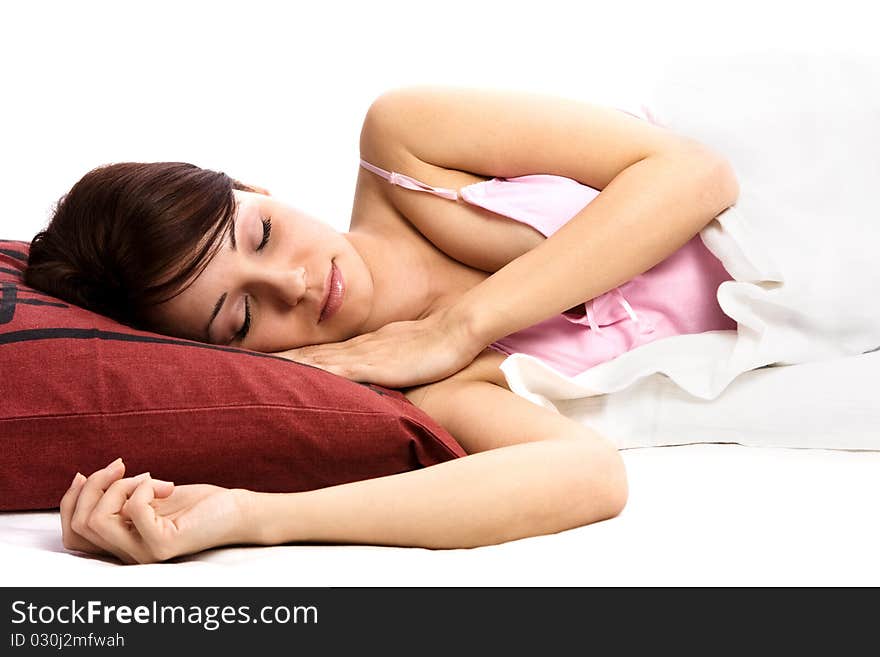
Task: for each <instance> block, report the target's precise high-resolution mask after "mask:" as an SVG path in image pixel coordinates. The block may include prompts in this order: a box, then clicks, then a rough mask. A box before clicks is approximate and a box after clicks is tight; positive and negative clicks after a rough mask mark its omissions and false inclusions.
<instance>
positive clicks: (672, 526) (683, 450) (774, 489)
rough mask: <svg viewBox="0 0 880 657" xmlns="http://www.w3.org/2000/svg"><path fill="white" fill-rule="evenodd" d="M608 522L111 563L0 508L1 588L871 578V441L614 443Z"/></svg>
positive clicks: (878, 495)
mask: <svg viewBox="0 0 880 657" xmlns="http://www.w3.org/2000/svg"><path fill="white" fill-rule="evenodd" d="M623 456H624V459H625V461H626V464H627V468H628V472H629V479H630V498H629V502H628V504H627V507H626V509H625V510H624V512H623V513H622V514H621V515H620V516H618V517H617V518H614V519H612V520H608V521H605V522H601V523H597V524H594V525H589V526H586V527H580V528H578V529H574V530H570V531H565V532H561V533H559V534H554V535H551V536H539V537H535V538H529V539H524V540H520V541H513V542H510V543H506V544H502V545H496V546H488V547H482V548H476V549H470V550H436V551H434V550H424V549H418V548H391V547H377V546H317V545H312V546H295V545H285V546H274V547H247V548H239V547H236V548H221V549H215V550H210V551H207V552H204V553H201V554H199V555H193V556H190V557H184V558H181V559H179V560H178V561H176V562H173V563H164V564H152V565H139V566H122V565H119V564H118V563H117V562H114V561H111V560H109V559H101V558H97V557H94V558H88V557H82V556H77V555H75V554H73V553H68V552H66V551H65V550H64V548H63V546H62V545H61V532H60V525H59V521H58V514H57V513H56V512H28V513H4V514H0V564H2V566H0V569H2V581H3V584H4V585H5V586H55V585H69V586H317V587H321V586H487V585H492V586H508V585H522V586H538V585H546V586H603V585H604V586H631V585H632V586H638V585H644V586H654V585H660V586H663V585H668V586H678V585H682V586H701V585H728V586H740V585H767V586H799V585H816V586H825V585H829V586H830V585H840V586H860V585H866V586H867V585H870V586H877V585H880V566H878V561H880V556H878V553H877V546H878V545H880V540H878V539H880V530H878V522H877V510H878V508H880V488H878V477H877V474H878V472H880V453H877V452H844V451H826V450H795V449H784V448H755V447H743V446H740V445H688V446H683V447H659V448H646V449H633V450H625V451H624V452H623Z"/></svg>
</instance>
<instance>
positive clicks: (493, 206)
mask: <svg viewBox="0 0 880 657" xmlns="http://www.w3.org/2000/svg"><path fill="white" fill-rule="evenodd" d="M360 155H361V158H362V159H361V167H360V168H359V171H358V177H357V185H356V190H355V196H354V200H353V205H352V213H351V222H350V226H349V230H348V232H347V233H339V232H337V231H335V230H333V229H332V228H331V227H329V226H328V225H327V224H326V223H324V222H322V221H319V220H317V219H316V218H313V217H311V216H309V215H308V214H306V213H304V212H302V211H301V210H299V209H297V208H294V207H292V206H290V205H288V204H286V203H284V202H282V201H280V200H278V199H276V198H274V197H273V196H271V195H269V193H268V192H267V191H266V190H263V189H261V188H259V187H253V186H248V185H244V184H242V183H239V182H237V181H235V180H233V179H231V178H229V177H228V176H227V175H225V174H224V173H221V172H216V171H210V170H206V169H202V168H199V167H196V166H194V165H191V164H186V163H176V162H175V163H149V164H146V163H121V164H112V165H107V166H103V167H99V168H97V169H95V170H93V171H91V172H89V173H88V174H87V175H85V176H84V177H83V178H82V179H81V180H80V181H79V182H77V184H76V185H74V187H73V188H72V189H71V190H70V192H69V193H68V194H66V195H65V196H64V197H62V199H61V200H60V201H59V203H58V206H57V208H56V211H55V214H54V216H53V218H52V221H51V222H50V224H49V226H48V227H47V229H46V230H44V231H42V232H41V233H40V234H39V235H37V236H36V237H35V239H34V241H33V243H32V246H31V251H30V260H29V263H28V270H27V274H26V280H27V282H28V284H30V285H32V286H34V287H37V288H41V289H43V290H44V291H46V292H49V293H51V294H54V295H56V296H59V297H62V298H64V299H66V300H68V301H70V302H72V303H75V304H78V305H81V306H83V307H85V308H88V309H90V310H94V311H96V312H99V313H102V314H105V315H107V316H110V317H113V318H114V319H117V320H120V321H122V322H124V323H127V324H129V325H131V326H135V327H137V328H143V329H147V330H152V331H156V332H160V333H164V334H167V335H172V336H178V337H183V338H189V339H193V340H199V341H204V342H210V343H213V344H221V345H231V346H234V347H239V348H243V349H250V350H256V351H261V352H270V353H276V354H280V355H283V356H284V357H286V358H290V359H292V360H296V361H299V362H303V363H308V364H310V365H313V366H316V367H319V368H322V369H325V370H327V371H329V372H332V373H335V374H338V375H340V376H343V377H346V378H349V379H352V380H355V381H365V382H372V383H377V384H379V385H383V386H387V387H394V388H398V389H400V390H401V391H402V392H403V393H404V394H405V395H406V397H407V398H408V399H409V400H410V401H411V402H412V403H413V404H415V405H416V406H418V407H419V408H421V409H422V410H423V411H425V412H426V413H427V414H428V415H430V416H431V417H433V418H434V419H435V420H436V421H437V422H438V423H439V424H441V425H442V426H443V427H445V428H446V429H447V430H448V431H449V432H450V433H451V434H452V435H453V436H454V437H455V438H456V439H457V441H458V442H459V443H460V444H461V445H462V447H463V448H464V449H465V451H466V452H467V454H468V456H466V457H463V458H459V459H455V460H452V461H448V462H444V463H441V464H439V465H436V466H432V467H430V468H424V469H421V470H415V471H411V472H406V473H403V474H396V475H392V476H387V477H379V478H375V479H370V480H366V481H358V482H353V483H347V484H342V485H338V486H332V487H328V488H323V489H319V490H312V491H307V492H297V493H263V492H258V491H250V490H245V489H227V488H222V487H219V486H215V485H212V484H207V483H206V484H186V485H175V484H173V483H171V482H165V481H161V480H158V479H153V478H151V477H150V475H149V473H140V474H138V475H137V476H125V475H126V473H125V465H124V463H123V462H122V461H121V460H120V459H117V460H116V461H114V462H113V463H111V464H109V465H108V466H107V467H105V468H104V469H102V470H98V471H97V472H94V473H92V474H91V475H90V476H88V477H86V476H84V475H82V474H80V473H76V476H75V477H74V479H73V482H72V484H71V486H70V488H69V489H68V491H67V492H66V493H65V495H64V497H63V498H62V500H61V503H60V506H61V526H62V534H63V542H64V545H65V547H67V548H68V549H71V550H77V551H82V552H90V553H97V554H108V555H114V556H115V557H117V558H118V559H120V560H121V561H122V562H124V563H149V562H155V561H162V560H166V559H170V558H173V557H176V556H178V555H184V554H191V553H195V552H199V551H201V550H205V549H208V548H213V547H217V546H222V545H232V544H250V545H274V544H281V543H290V542H322V543H327V542H330V543H366V544H374V545H395V546H420V547H427V548H463V547H474V546H481V545H490V544H495V543H500V542H504V541H509V540H513V539H518V538H523V537H528V536H535V535H539V534H549V533H554V532H559V531H562V530H565V529H570V528H574V527H578V526H581V525H586V524H588V523H592V522H596V521H600V520H603V519H607V518H612V517H614V516H616V515H618V514H619V513H620V512H621V510H622V509H623V507H624V505H625V503H626V499H627V482H626V475H625V470H624V466H623V461H622V459H621V457H620V455H619V453H618V451H617V449H616V448H615V445H614V443H613V442H612V440H611V439H610V438H613V437H606V436H602V435H599V434H598V433H597V432H596V431H594V430H592V429H591V428H590V427H588V426H584V425H582V424H580V423H578V422H576V421H574V420H571V419H569V418H566V417H564V416H562V415H560V414H557V413H555V412H553V411H551V410H548V409H545V408H542V407H540V406H538V405H536V404H533V403H531V402H530V401H527V400H526V399H523V398H521V397H519V396H517V395H515V394H514V393H512V392H511V391H510V390H509V389H508V387H507V383H506V381H505V377H504V375H503V373H502V371H501V370H500V369H499V364H500V363H501V362H502V361H503V360H504V359H505V358H506V357H507V355H508V354H511V353H530V354H532V355H535V356H537V357H539V358H542V359H544V360H546V361H548V362H549V363H550V364H551V365H552V366H554V367H556V368H557V369H560V370H562V371H563V372H564V373H566V374H572V375H573V374H576V373H578V372H580V371H583V370H586V369H588V368H589V367H591V366H593V365H595V364H597V363H599V362H603V361H606V360H610V359H611V358H614V357H616V356H617V355H619V354H621V353H623V352H626V351H628V350H631V349H634V348H636V347H638V346H640V345H642V344H645V343H647V342H650V341H653V340H657V339H660V338H663V337H667V336H670V335H677V334H682V333H698V332H703V331H710V330H718V329H732V328H735V323H734V322H733V321H732V320H731V319H729V318H728V317H726V316H725V315H724V313H723V312H722V311H721V309H720V308H719V307H718V304H717V301H716V297H715V293H716V290H717V288H718V285H719V284H720V283H721V282H722V281H723V280H727V279H729V278H730V277H729V275H728V274H727V272H725V271H724V269H723V268H722V267H721V265H720V263H719V262H718V261H717V259H715V258H714V257H713V256H712V255H711V254H710V253H709V252H708V251H707V250H706V249H705V247H704V246H703V245H702V243H701V240H700V238H699V235H698V234H697V233H698V232H699V231H700V230H701V229H702V228H703V227H704V226H705V225H706V224H707V223H709V222H710V221H711V220H712V219H713V218H714V217H715V216H717V215H718V214H719V213H721V212H722V211H723V210H725V209H726V208H727V207H729V206H730V205H732V204H734V203H735V202H736V199H737V196H738V193H739V188H738V184H737V181H736V177H735V174H734V172H733V170H732V168H731V166H730V164H729V163H728V162H727V160H725V159H724V157H723V156H722V155H720V154H719V153H717V152H715V151H713V150H712V149H710V148H709V147H707V146H705V145H703V144H701V143H698V142H696V141H694V140H693V139H690V138H688V137H686V136H683V135H677V134H674V133H672V132H671V131H669V130H668V129H665V128H663V127H660V126H658V125H655V124H653V123H652V122H650V121H645V120H642V119H640V118H638V117H635V116H632V115H630V114H629V113H627V112H622V111H619V110H617V109H614V108H609V107H603V106H601V105H596V104H590V103H583V102H575V101H570V100H564V99H559V98H552V97H546V96H539V95H531V94H524V93H512V92H501V91H477V90H471V89H459V88H447V87H422V86H419V87H406V88H399V89H393V90H391V91H388V92H386V93H384V94H382V95H381V96H380V97H379V98H377V99H376V100H375V101H374V102H373V103H372V105H371V106H370V108H369V110H368V112H367V114H366V117H365V119H364V123H363V128H362V131H361V136H360Z"/></svg>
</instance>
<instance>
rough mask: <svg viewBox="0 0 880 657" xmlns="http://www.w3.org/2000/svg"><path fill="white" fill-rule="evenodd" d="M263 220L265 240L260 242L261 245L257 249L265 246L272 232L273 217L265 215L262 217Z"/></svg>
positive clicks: (259, 249) (260, 249)
mask: <svg viewBox="0 0 880 657" xmlns="http://www.w3.org/2000/svg"><path fill="white" fill-rule="evenodd" d="M260 221H262V222H263V241H262V242H260V246H258V247H257V251H262V250H263V247H265V246H266V244H268V242H269V235H270V234H271V232H272V218H271V217H263V218H261V219H260Z"/></svg>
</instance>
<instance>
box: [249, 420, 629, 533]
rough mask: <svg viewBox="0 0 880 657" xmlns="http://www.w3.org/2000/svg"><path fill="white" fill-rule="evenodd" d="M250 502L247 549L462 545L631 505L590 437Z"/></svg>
mask: <svg viewBox="0 0 880 657" xmlns="http://www.w3.org/2000/svg"><path fill="white" fill-rule="evenodd" d="M247 496H248V499H247V500H246V502H245V506H246V508H247V509H248V516H249V518H250V527H251V529H250V530H249V531H250V533H251V534H250V536H249V537H248V538H249V539H250V540H249V541H248V542H254V543H259V544H264V545H275V544H279V543H290V542H330V543H361V544H372V545H399V546H417V547H427V548H464V547H475V546H480V545H491V544H495V543H501V542H504V541H509V540H513V539H517V538H523V537H527V536H535V535H539V534H549V533H555V532H558V531H562V530H564V529H570V528H573V527H577V526H580V525H585V524H588V523H591V522H595V521H598V520H603V519H606V518H610V517H613V516H615V515H617V514H618V513H619V512H620V510H621V509H622V507H623V505H624V504H625V499H626V475H625V472H624V468H623V463H622V459H621V458H620V455H619V454H618V452H617V451H616V450H615V449H614V448H613V447H609V446H608V445H606V444H604V443H603V442H601V441H600V440H598V439H596V438H595V437H592V436H590V435H589V434H587V435H580V436H577V437H572V438H560V439H552V440H543V441H538V442H532V443H522V444H517V445H512V446H509V447H502V448H499V449H493V450H489V451H486V452H480V453H478V454H473V455H471V456H466V457H463V458H459V459H455V460H453V461H447V462H445V463H441V464H439V465H435V466H432V467H429V468H424V469H421V470H414V471H411V472H405V473H402V474H397V475H391V476H387V477H380V478H376V479H370V480H366V481H358V482H353V483H349V484H342V485H339V486H332V487H330V488H322V489H319V490H314V491H308V492H302V493H258V492H250V491H248V492H247Z"/></svg>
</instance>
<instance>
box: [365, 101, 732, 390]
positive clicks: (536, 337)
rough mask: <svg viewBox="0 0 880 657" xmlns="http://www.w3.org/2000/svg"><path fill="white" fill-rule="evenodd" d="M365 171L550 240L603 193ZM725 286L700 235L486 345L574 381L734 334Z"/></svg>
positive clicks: (537, 183)
mask: <svg viewBox="0 0 880 657" xmlns="http://www.w3.org/2000/svg"><path fill="white" fill-rule="evenodd" d="M621 111H626V110H621ZM627 113H628V114H632V113H631V112H627ZM633 116H636V115H635V114H633ZM648 116H650V115H648ZM638 118H643V117H638ZM361 166H363V167H364V168H366V169H368V170H369V171H372V172H373V173H376V174H378V175H380V176H382V177H383V178H385V179H386V180H388V181H389V182H390V183H391V184H393V185H399V186H401V187H404V188H406V189H411V190H414V191H420V192H428V193H431V194H435V195H437V196H441V197H443V198H446V199H449V200H452V201H457V200H459V199H461V200H463V201H465V202H467V203H470V204H473V205H478V206H480V207H482V208H485V209H486V210H490V211H491V212H494V213H496V214H499V215H503V216H505V217H509V218H511V219H514V220H516V221H519V222H521V223H524V224H527V225H529V226H532V227H533V228H535V229H536V230H538V231H539V232H540V233H541V234H542V235H544V236H545V237H549V236H550V235H552V234H553V233H555V232H556V231H557V230H559V228H561V227H562V226H563V225H565V223H566V222H568V221H569V220H570V219H571V218H572V217H574V216H575V215H576V214H578V213H579V212H580V211H581V210H582V209H583V208H584V207H585V206H586V205H588V204H589V203H590V202H591V201H592V200H593V199H594V198H596V196H598V195H599V190H596V189H593V188H592V187H589V186H587V185H583V184H581V183H579V182H578V181H576V180H572V179H571V178H565V177H563V176H555V175H548V174H534V175H526V176H517V177H515V178H493V179H492V180H486V181H482V182H477V183H474V184H472V185H467V186H466V187H462V188H461V189H460V190H457V191H456V190H454V189H446V188H442V187H433V186H431V185H427V184H425V183H423V182H420V181H418V180H416V179H414V178H410V177H409V176H405V175H403V174H401V173H397V172H394V171H390V172H389V171H386V170H384V169H381V168H379V167H377V166H374V165H372V164H370V163H369V162H366V161H365V160H363V159H361ZM727 280H732V277H731V276H730V274H728V272H727V271H726V270H725V269H724V267H723V266H722V265H721V262H720V261H719V260H718V259H717V258H716V257H715V256H714V255H712V253H711V252H710V251H709V250H708V249H707V248H706V247H705V245H704V244H703V241H702V240H701V239H700V236H699V235H695V236H694V237H693V238H692V239H691V240H690V241H688V242H687V243H686V244H685V245H684V246H682V247H681V248H680V249H678V250H677V251H675V252H674V253H673V254H672V255H670V256H669V257H668V258H667V259H666V260H664V261H663V262H660V263H659V264H657V265H655V266H654V267H652V268H651V269H649V270H648V271H646V272H644V273H642V274H639V275H638V276H636V277H635V278H633V279H632V280H630V281H628V282H626V283H624V284H622V285H620V286H619V287H616V288H614V289H612V290H610V291H608V292H606V293H605V294H601V295H599V296H598V297H595V298H593V299H588V300H586V301H585V303H584V304H582V305H581V306H578V307H576V308H573V309H570V310H567V311H565V312H564V313H560V314H559V315H556V316H554V317H551V318H549V319H547V320H544V321H543V322H540V323H538V324H535V325H533V326H530V327H528V328H525V329H522V330H520V331H517V332H516V333H512V334H510V335H508V336H505V337H504V338H502V339H501V340H498V341H496V342H494V343H492V344H491V345H489V346H490V347H491V348H493V349H495V350H496V351H500V352H502V353H504V354H508V355H509V354H514V353H525V354H529V355H531V356H535V357H536V358H540V359H541V360H543V361H545V362H546V363H547V364H549V365H551V366H552V367H554V368H556V369H557V370H559V371H560V372H562V373H563V374H566V375H568V376H574V375H576V374H579V373H580V372H583V371H585V370H587V369H589V368H591V367H593V366H594V365H598V364H599V363H602V362H605V361H608V360H611V359H613V358H616V357H617V356H619V355H620V354H622V353H625V352H627V351H630V350H631V349H634V348H636V347H639V346H641V345H643V344H647V343H649V342H653V341H655V340H659V339H660V338H665V337H669V336H673V335H682V334H686V333H702V332H704V331H714V330H735V329H736V321H734V320H733V319H731V318H730V317H728V316H727V315H725V314H724V311H722V310H721V307H720V306H719V305H718V300H717V297H716V292H717V290H718V286H719V285H720V284H721V283H722V282H724V281H727Z"/></svg>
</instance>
